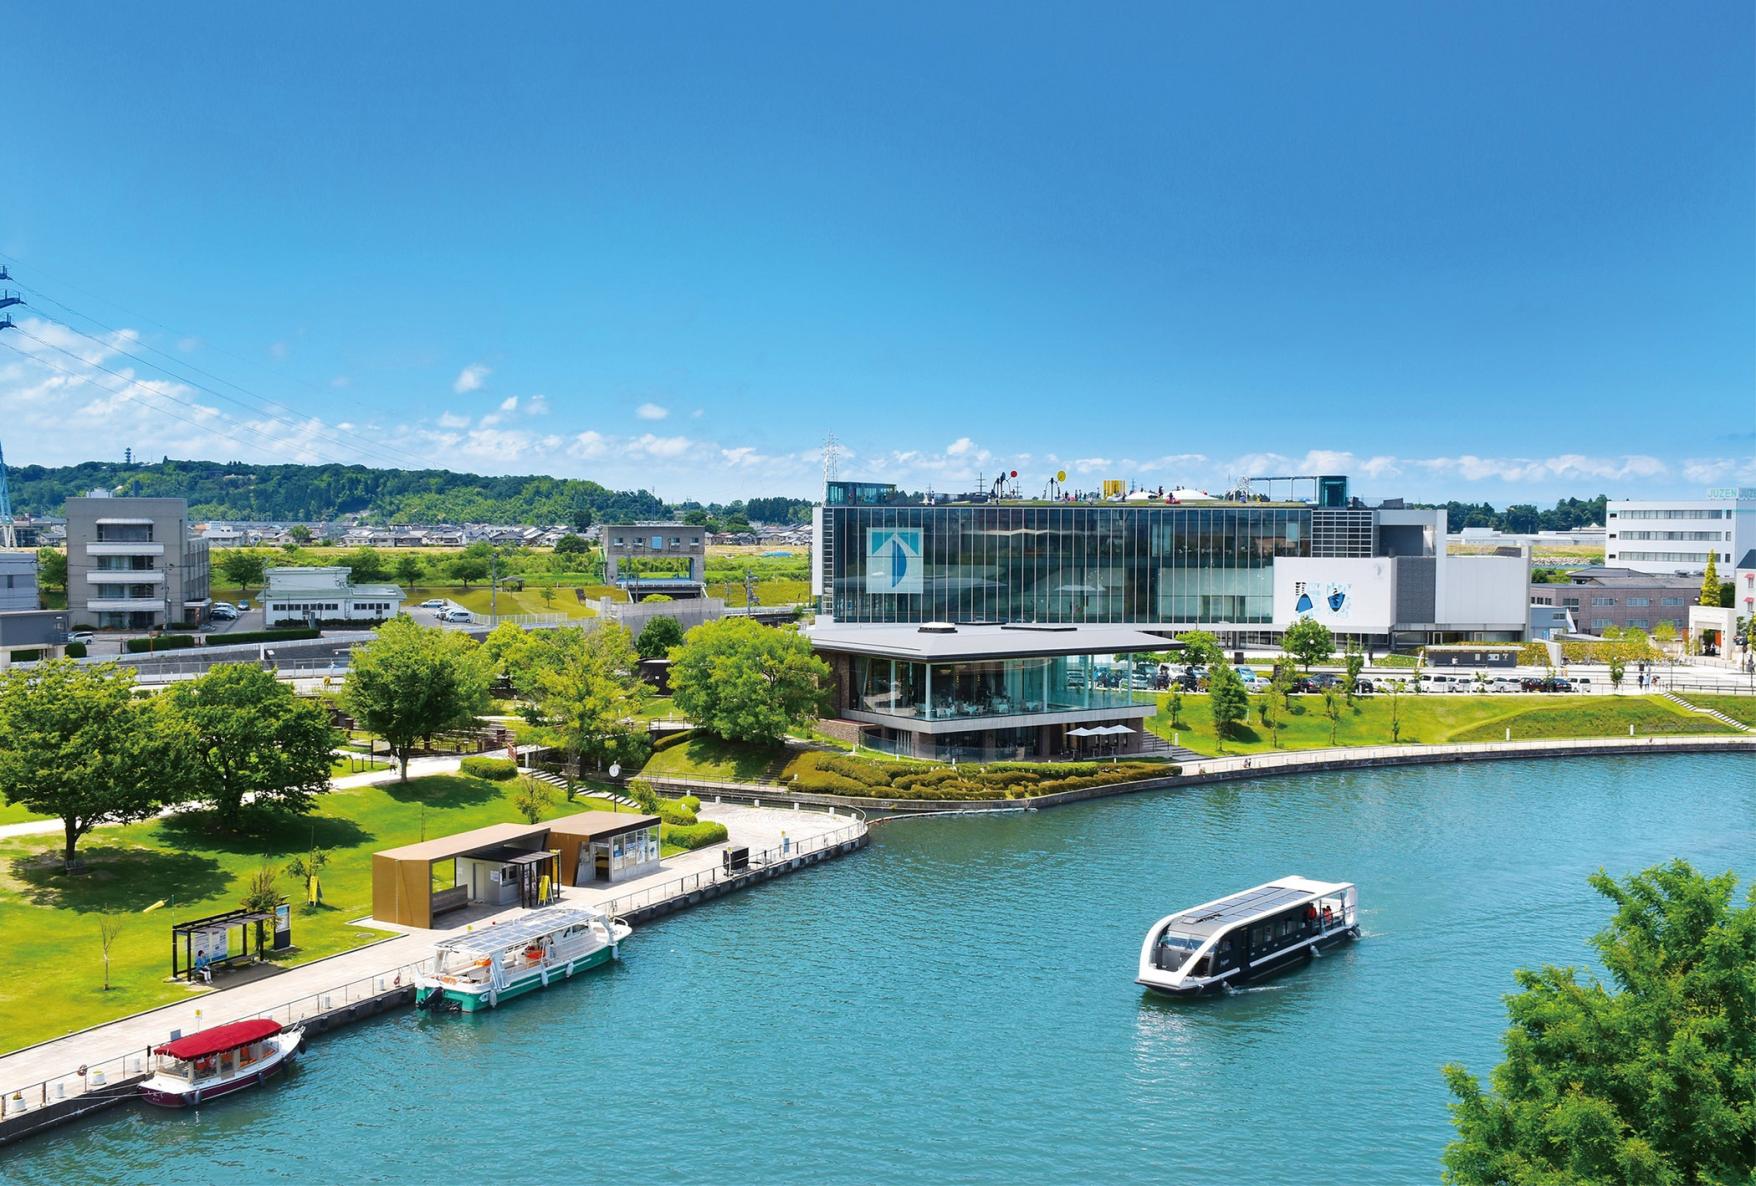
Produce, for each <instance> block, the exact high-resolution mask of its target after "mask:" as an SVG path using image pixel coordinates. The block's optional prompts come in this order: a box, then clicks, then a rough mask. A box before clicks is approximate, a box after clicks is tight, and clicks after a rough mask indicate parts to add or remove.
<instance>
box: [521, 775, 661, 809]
mask: <svg viewBox="0 0 1756 1186" xmlns="http://www.w3.org/2000/svg"><path fill="white" fill-rule="evenodd" d="M525 773H526V774H528V775H530V776H531V777H532V778H534V779H536V780H537V781H538V782H546V783H548V784H549V785H550V786H552V787H559V788H560V789H561V790H562V791H564V792H566V793H567V795H568V797H570V798H571V797H572V796H573V795H574V794H579V793H583V794H587V795H596V796H597V797H598V798H600V799H608V800H610V801H611V802H612V803H616V804H619V805H621V806H623V807H635V808H638V807H639V806H640V804H638V803H636V802H635V801H634V800H632V799H630V798H629V797H628V796H627V795H624V794H622V793H621V792H619V791H601V790H598V789H597V788H596V787H585V786H580V785H579V784H578V783H576V782H574V781H573V780H572V779H570V778H567V777H565V776H563V775H560V774H555V773H553V772H552V771H548V770H526V771H525Z"/></svg>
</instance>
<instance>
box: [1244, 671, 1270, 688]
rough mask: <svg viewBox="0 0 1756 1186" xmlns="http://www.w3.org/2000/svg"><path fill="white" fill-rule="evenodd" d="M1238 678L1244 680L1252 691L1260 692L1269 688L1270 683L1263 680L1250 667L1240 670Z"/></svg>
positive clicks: (1245, 684)
mask: <svg viewBox="0 0 1756 1186" xmlns="http://www.w3.org/2000/svg"><path fill="white" fill-rule="evenodd" d="M1238 678H1239V679H1241V680H1243V681H1244V686H1245V687H1246V688H1249V689H1250V690H1251V691H1260V690H1261V689H1263V688H1266V687H1267V686H1268V681H1267V680H1265V679H1263V678H1262V677H1261V676H1260V675H1258V674H1257V673H1256V671H1255V670H1254V669H1252V668H1249V667H1240V668H1238Z"/></svg>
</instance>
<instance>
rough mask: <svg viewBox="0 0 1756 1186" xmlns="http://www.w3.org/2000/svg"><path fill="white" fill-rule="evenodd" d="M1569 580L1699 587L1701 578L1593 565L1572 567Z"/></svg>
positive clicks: (1649, 585) (1594, 582)
mask: <svg viewBox="0 0 1756 1186" xmlns="http://www.w3.org/2000/svg"><path fill="white" fill-rule="evenodd" d="M1567 580H1568V583H1569V584H1574V585H1617V584H1622V585H1645V586H1648V587H1652V586H1663V587H1666V588H1677V589H1699V588H1700V587H1701V578H1700V577H1698V576H1693V577H1692V576H1687V575H1674V574H1671V573H1655V572H1641V571H1640V570H1639V569H1635V568H1606V567H1603V566H1593V567H1590V568H1570V569H1568V570H1567Z"/></svg>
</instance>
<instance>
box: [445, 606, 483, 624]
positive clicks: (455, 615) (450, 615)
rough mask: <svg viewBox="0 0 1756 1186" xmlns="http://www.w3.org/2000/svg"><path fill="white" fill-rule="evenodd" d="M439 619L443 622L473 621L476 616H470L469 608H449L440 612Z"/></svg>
mask: <svg viewBox="0 0 1756 1186" xmlns="http://www.w3.org/2000/svg"><path fill="white" fill-rule="evenodd" d="M439 620H440V621H441V622H473V621H475V618H473V617H472V616H470V612H469V611H468V610H467V609H448V610H443V611H441V612H440V614H439Z"/></svg>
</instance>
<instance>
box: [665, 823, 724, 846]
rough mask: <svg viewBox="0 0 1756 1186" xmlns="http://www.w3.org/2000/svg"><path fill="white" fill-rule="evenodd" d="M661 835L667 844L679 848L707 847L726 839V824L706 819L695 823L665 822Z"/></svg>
mask: <svg viewBox="0 0 1756 1186" xmlns="http://www.w3.org/2000/svg"><path fill="white" fill-rule="evenodd" d="M659 835H660V837H661V838H662V839H663V840H664V842H665V843H666V844H674V845H676V846H677V847H678V848H690V849H694V848H706V847H707V846H708V845H710V844H719V843H721V842H722V841H724V840H725V839H726V835H727V833H726V826H725V825H724V824H722V823H720V822H719V821H717V820H710V819H704V820H699V821H697V822H696V823H693V824H665V825H664V826H663V827H661V828H660V829H659Z"/></svg>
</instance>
